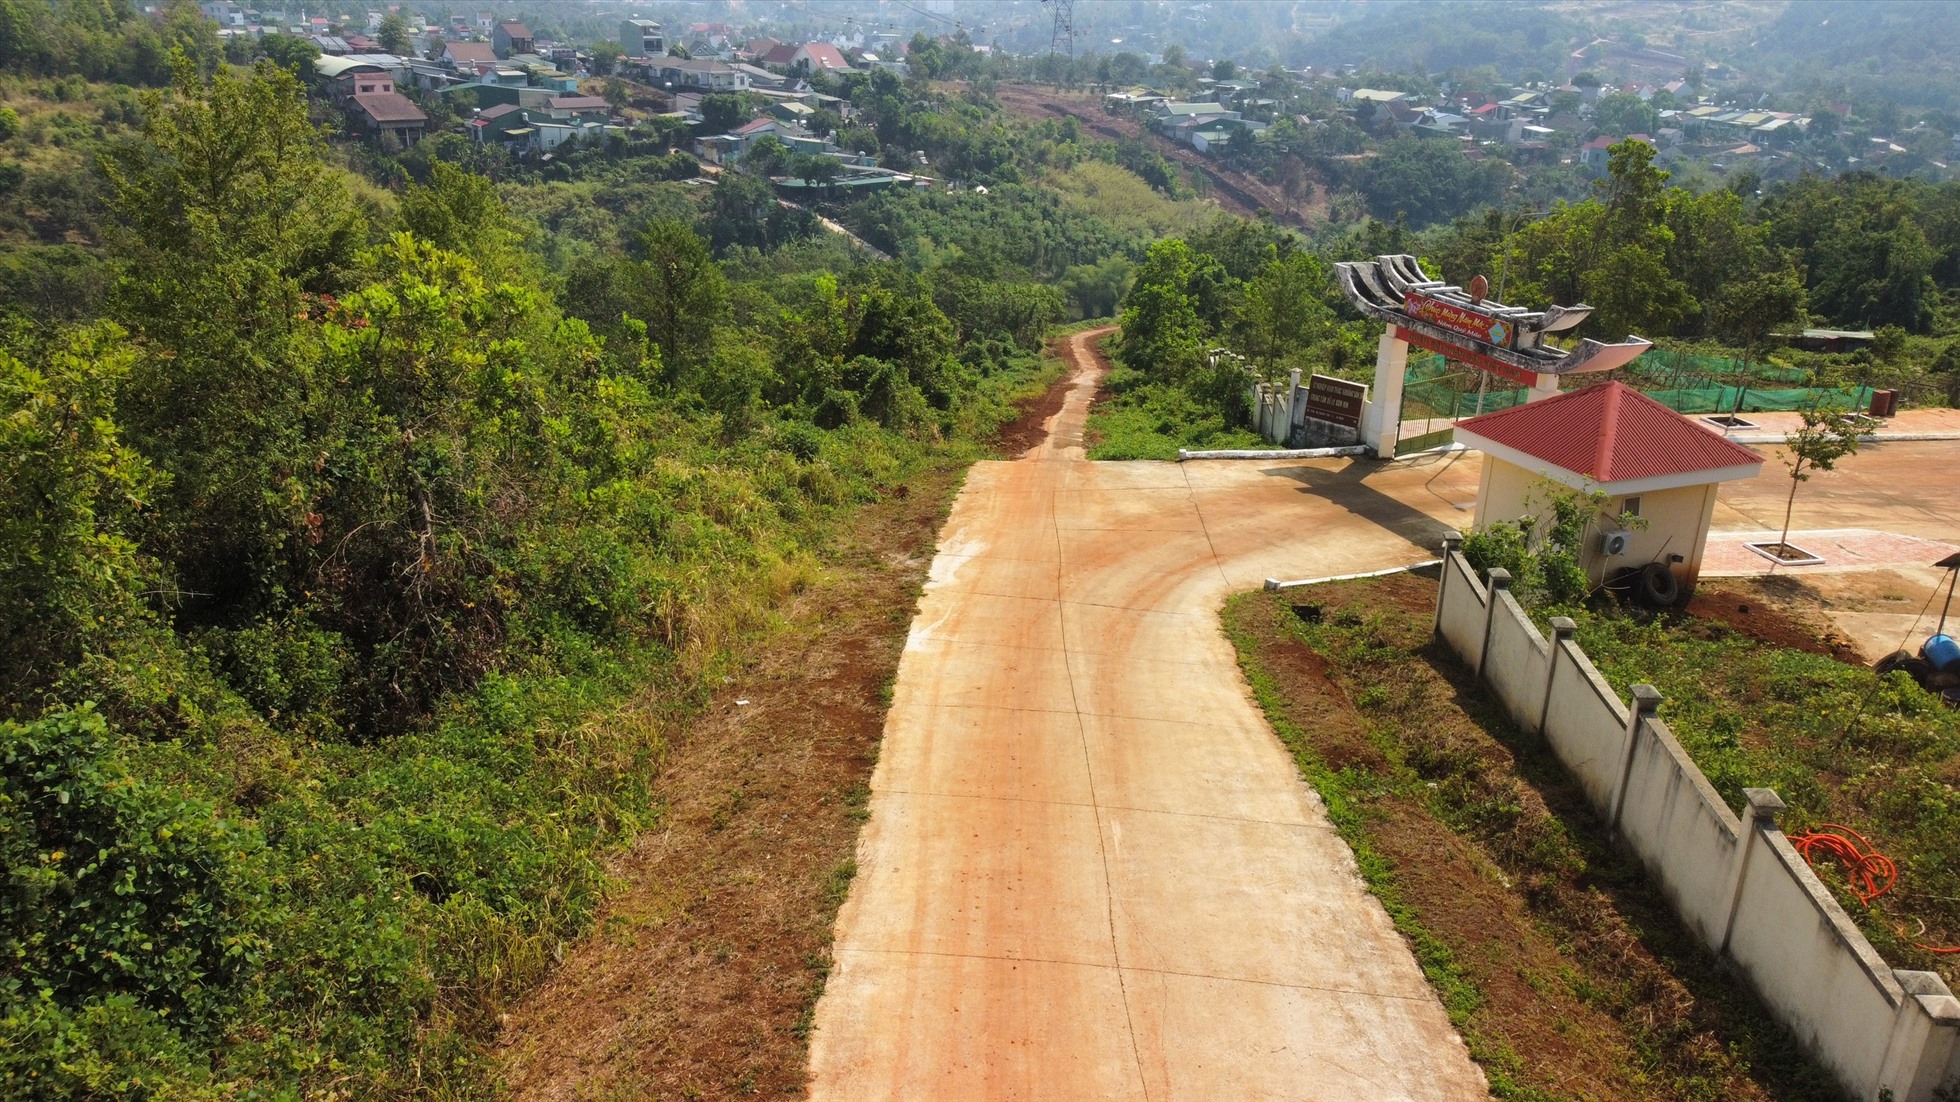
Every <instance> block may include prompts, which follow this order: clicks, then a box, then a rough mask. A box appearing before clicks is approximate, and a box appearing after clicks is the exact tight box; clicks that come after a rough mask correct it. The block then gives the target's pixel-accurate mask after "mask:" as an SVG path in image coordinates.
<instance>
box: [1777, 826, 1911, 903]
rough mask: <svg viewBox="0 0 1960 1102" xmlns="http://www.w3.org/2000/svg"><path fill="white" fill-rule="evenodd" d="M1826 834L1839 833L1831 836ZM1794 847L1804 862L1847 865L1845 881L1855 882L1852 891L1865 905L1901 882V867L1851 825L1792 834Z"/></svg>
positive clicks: (1824, 827)
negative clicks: (1819, 859)
mask: <svg viewBox="0 0 1960 1102" xmlns="http://www.w3.org/2000/svg"><path fill="white" fill-rule="evenodd" d="M1826 831H1836V832H1838V833H1835V834H1827V833H1825V832H1826ZM1790 845H1792V846H1794V847H1795V848H1796V851H1797V852H1798V853H1801V854H1803V859H1804V860H1805V861H1808V862H1810V863H1811V864H1813V865H1815V864H1816V863H1817V855H1818V854H1823V855H1825V856H1827V857H1835V858H1837V860H1838V863H1839V864H1841V865H1843V866H1844V875H1845V878H1846V879H1848V880H1850V881H1851V890H1852V891H1853V892H1856V893H1857V895H1858V900H1859V902H1861V903H1867V904H1869V903H1870V902H1871V901H1872V900H1874V899H1877V898H1878V897H1879V896H1881V895H1884V894H1885V893H1886V892H1889V891H1891V890H1892V885H1893V883H1894V882H1896V881H1897V880H1898V879H1899V866H1897V865H1895V864H1893V863H1892V859H1891V858H1890V857H1887V856H1885V855H1884V854H1882V853H1880V852H1878V847H1877V846H1874V845H1872V844H1871V843H1870V842H1868V841H1866V840H1865V836H1864V835H1862V834H1860V833H1858V832H1857V831H1855V830H1852V829H1851V828H1850V827H1848V826H1840V825H1839V824H1837V823H1823V824H1821V825H1820V826H1819V827H1818V829H1816V830H1806V831H1801V832H1799V833H1796V834H1792V835H1790Z"/></svg>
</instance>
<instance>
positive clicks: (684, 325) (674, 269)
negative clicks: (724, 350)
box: [622, 218, 728, 385]
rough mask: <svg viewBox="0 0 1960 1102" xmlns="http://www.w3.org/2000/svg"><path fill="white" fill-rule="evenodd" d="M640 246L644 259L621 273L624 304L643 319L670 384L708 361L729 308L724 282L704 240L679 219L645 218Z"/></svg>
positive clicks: (634, 314)
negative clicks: (715, 328)
mask: <svg viewBox="0 0 1960 1102" xmlns="http://www.w3.org/2000/svg"><path fill="white" fill-rule="evenodd" d="M638 246H639V251H640V253H641V256H642V259H641V260H639V261H638V262H636V263H633V264H629V265H628V266H627V268H626V271H625V272H624V273H622V274H623V276H624V282H625V294H626V303H627V309H628V310H629V311H630V312H631V314H632V315H633V316H634V317H635V318H638V319H639V320H641V321H643V322H645V323H646V327H647V338H648V339H649V340H650V341H652V342H653V344H654V345H655V347H657V348H659V350H660V359H661V362H662V363H663V364H664V365H666V371H667V382H668V383H669V385H672V384H675V383H677V382H679V381H680V379H681V377H682V376H683V375H684V374H685V373H686V372H687V371H688V370H690V369H692V368H695V367H698V366H699V365H700V364H702V363H703V362H704V361H705V360H706V358H707V354H708V350H709V348H710V347H711V343H712V338H713V336H714V327H715V325H716V324H717V323H719V322H721V321H722V320H723V319H724V317H725V316H726V314H727V312H728V281H727V279H726V278H725V277H723V275H722V273H721V268H720V267H719V266H717V265H716V264H715V260H714V256H713V254H712V253H710V252H709V251H708V243H707V242H705V241H703V240H702V239H701V236H700V235H699V234H697V233H695V232H694V227H693V226H690V225H688V224H687V223H685V222H682V221H679V220H678V219H671V218H663V219H658V220H656V221H654V222H651V223H649V224H648V225H647V228H646V229H645V230H643V231H641V233H640V236H639V240H638Z"/></svg>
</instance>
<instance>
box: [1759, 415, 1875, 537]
mask: <svg viewBox="0 0 1960 1102" xmlns="http://www.w3.org/2000/svg"><path fill="white" fill-rule="evenodd" d="M1800 413H1801V415H1802V417H1803V425H1802V427H1800V428H1798V429H1797V430H1796V431H1795V432H1792V433H1790V434H1789V435H1787V436H1785V437H1784V438H1783V446H1784V447H1785V448H1787V449H1788V451H1787V452H1786V453H1784V454H1783V456H1782V459H1783V465H1784V466H1785V467H1786V468H1788V469H1789V471H1790V497H1789V499H1788V500H1787V501H1785V502H1784V505H1783V532H1782V534H1781V535H1779V536H1777V537H1776V549H1777V552H1778V553H1779V554H1782V555H1785V556H1789V555H1791V554H1792V549H1791V547H1790V514H1791V513H1792V512H1793V511H1794V510H1795V509H1796V507H1797V487H1798V486H1801V485H1803V484H1804V483H1805V482H1808V481H1810V476H1811V475H1812V474H1814V473H1816V472H1817V471H1828V470H1831V469H1833V468H1834V467H1836V466H1837V461H1838V460H1840V459H1843V458H1844V457H1845V456H1847V455H1855V454H1856V453H1857V451H1858V433H1859V428H1858V420H1857V418H1856V416H1854V415H1853V414H1852V412H1851V411H1850V410H1848V409H1845V408H1844V407H1842V406H1834V405H1812V406H1809V407H1806V408H1805V409H1803V410H1801V411H1800Z"/></svg>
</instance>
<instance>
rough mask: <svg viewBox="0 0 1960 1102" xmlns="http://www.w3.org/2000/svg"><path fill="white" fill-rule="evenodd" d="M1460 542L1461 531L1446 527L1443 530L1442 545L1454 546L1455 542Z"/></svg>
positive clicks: (1461, 538)
mask: <svg viewBox="0 0 1960 1102" xmlns="http://www.w3.org/2000/svg"><path fill="white" fill-rule="evenodd" d="M1462 542H1463V533H1461V532H1459V531H1457V530H1456V529H1454V528H1446V529H1444V530H1443V546H1444V547H1455V546H1456V545H1457V544H1459V543H1462Z"/></svg>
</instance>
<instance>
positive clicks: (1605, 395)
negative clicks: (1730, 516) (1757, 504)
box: [1456, 382, 1763, 490]
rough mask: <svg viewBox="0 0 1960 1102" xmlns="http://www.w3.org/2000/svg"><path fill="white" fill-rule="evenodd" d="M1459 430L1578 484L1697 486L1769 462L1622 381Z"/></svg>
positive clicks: (1483, 447)
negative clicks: (1764, 461)
mask: <svg viewBox="0 0 1960 1102" xmlns="http://www.w3.org/2000/svg"><path fill="white" fill-rule="evenodd" d="M1456 436H1457V440H1458V441H1460V442H1461V443H1463V444H1466V445H1468V446H1469V447H1472V448H1477V449H1478V450H1480V451H1483V452H1485V453H1486V454H1488V455H1491V456H1493V457H1495V458H1498V459H1503V460H1505V461H1506V462H1510V463H1515V464H1517V465H1518V466H1521V467H1526V468H1529V469H1533V470H1536V471H1538V472H1539V473H1541V474H1545V475H1547V476H1549V477H1552V478H1554V479H1555V480H1557V481H1560V482H1565V483H1567V484H1570V485H1575V486H1589V487H1607V486H1615V487H1621V488H1623V489H1628V490H1631V489H1635V488H1645V489H1656V490H1658V489H1666V488H1670V487H1674V486H1694V485H1701V484H1704V483H1708V482H1720V481H1726V480H1728V479H1731V478H1747V477H1750V476H1752V475H1754V474H1755V473H1756V472H1757V471H1758V470H1760V469H1761V468H1762V465H1763V457H1762V456H1760V455H1757V454H1756V453H1755V452H1753V451H1750V450H1749V449H1748V448H1745V447H1743V446H1742V445H1740V444H1737V443H1734V442H1732V441H1729V440H1724V439H1723V438H1722V437H1720V436H1719V435H1717V434H1715V433H1714V432H1712V431H1710V430H1708V429H1705V428H1703V427H1702V426H1700V425H1698V424H1696V423H1694V422H1693V421H1690V420H1688V419H1687V418H1686V417H1683V416H1681V415H1680V414H1678V413H1676V412H1674V411H1673V410H1671V409H1669V408H1667V407H1666V406H1664V405H1662V404H1660V403H1659V402H1656V401H1655V400H1653V399H1652V398H1649V397H1647V396H1646V395H1645V394H1642V393H1640V392H1639V391H1637V390H1635V389H1633V388H1632V387H1630V386H1627V385H1626V384H1625V383H1621V382H1608V383H1595V384H1593V385H1591V386H1585V387H1580V388H1579V389H1578V390H1572V391H1567V392H1566V393H1564V394H1561V395H1559V396H1558V397H1556V398H1546V399H1544V400H1543V401H1538V402H1527V403H1525V404H1524V405H1521V406H1513V407H1511V408H1510V409H1504V410H1499V411H1497V412H1496V413H1486V414H1484V415H1483V416H1481V417H1472V418H1470V419H1469V420H1468V421H1462V422H1459V423H1458V424H1457V426H1456ZM1560 475H1564V476H1565V477H1559V476H1560ZM1628 484H1638V485H1637V486H1629V485H1628Z"/></svg>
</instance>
